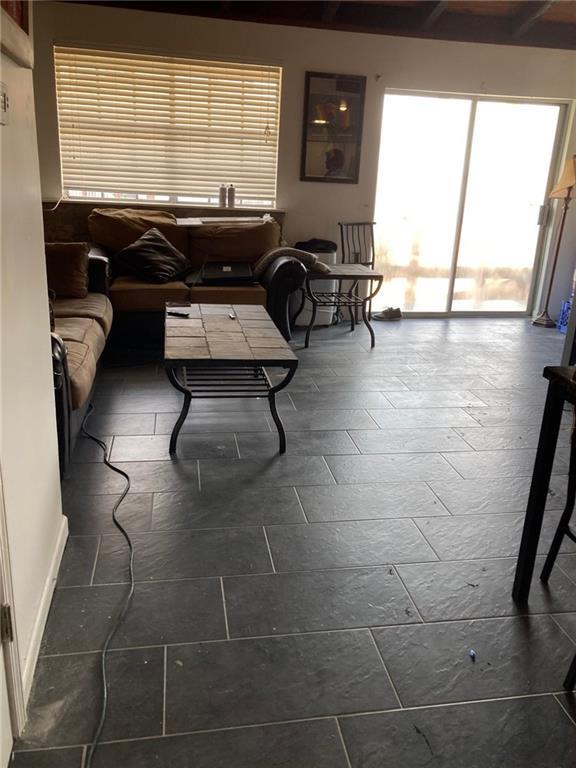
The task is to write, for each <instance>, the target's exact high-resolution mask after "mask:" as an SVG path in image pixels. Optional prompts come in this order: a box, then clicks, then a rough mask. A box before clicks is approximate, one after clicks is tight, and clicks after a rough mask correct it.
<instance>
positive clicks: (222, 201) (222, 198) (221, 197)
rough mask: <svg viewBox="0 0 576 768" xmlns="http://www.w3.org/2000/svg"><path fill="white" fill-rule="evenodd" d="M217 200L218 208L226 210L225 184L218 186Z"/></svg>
mask: <svg viewBox="0 0 576 768" xmlns="http://www.w3.org/2000/svg"><path fill="white" fill-rule="evenodd" d="M218 200H219V202H218V204H219V206H220V208H226V200H227V196H226V184H220V193H219V196H218Z"/></svg>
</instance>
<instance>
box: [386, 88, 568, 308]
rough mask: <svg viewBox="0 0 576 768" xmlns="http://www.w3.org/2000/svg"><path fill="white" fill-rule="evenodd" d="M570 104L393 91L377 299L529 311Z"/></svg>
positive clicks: (415, 305)
mask: <svg viewBox="0 0 576 768" xmlns="http://www.w3.org/2000/svg"><path fill="white" fill-rule="evenodd" d="M562 114H563V109H562V105H560V104H551V103H543V102H524V101H517V100H514V99H493V98H487V97H486V98H485V97H475V96H474V97H472V96H442V95H414V94H405V93H402V94H400V93H387V94H386V96H385V98H384V112H383V120H382V133H381V144H380V160H379V166H378V186H377V193H376V206H375V214H374V218H375V220H376V222H377V225H376V230H375V235H376V268H377V269H378V270H380V271H382V273H383V274H384V284H383V287H382V290H381V291H380V293H379V294H378V296H377V297H376V300H375V301H374V308H375V309H382V308H383V307H385V306H399V307H401V308H402V310H403V311H405V312H418V313H426V314H428V313H430V314H437V313H441V314H455V313H456V314H461V313H475V314H479V313H480V314H489V313H507V314H508V313H511V314H526V313H528V312H529V311H530V310H531V304H532V299H533V294H534V284H535V279H536V277H537V270H536V268H535V266H536V264H537V261H538V256H539V252H540V250H541V244H542V239H543V238H542V226H541V224H543V223H545V216H544V212H545V210H546V209H543V208H542V206H544V205H545V203H546V193H547V191H548V187H549V183H550V179H551V170H552V165H553V162H554V159H555V154H556V152H555V150H556V145H557V140H558V135H559V133H560V131H559V126H560V123H561V117H562Z"/></svg>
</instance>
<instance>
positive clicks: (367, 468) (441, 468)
mask: <svg viewBox="0 0 576 768" xmlns="http://www.w3.org/2000/svg"><path fill="white" fill-rule="evenodd" d="M446 455H447V456H449V455H451V454H446ZM326 461H327V463H328V466H329V467H330V470H331V471H332V474H333V475H334V477H335V478H336V482H338V483H386V482H388V483H392V482H400V481H408V480H410V481H418V480H436V479H441V478H444V479H448V478H455V477H458V474H457V472H456V471H455V470H454V469H453V468H452V467H451V466H450V464H448V462H447V461H446V459H444V458H443V457H442V456H441V455H440V454H439V453H436V454H434V453H428V454H417V453H416V454H414V453H404V454H398V455H394V454H387V455H379V456H329V457H328V458H327V459H326Z"/></svg>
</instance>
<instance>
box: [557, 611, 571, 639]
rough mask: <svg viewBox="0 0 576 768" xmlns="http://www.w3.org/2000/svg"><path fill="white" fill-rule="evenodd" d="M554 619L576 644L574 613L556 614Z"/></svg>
mask: <svg viewBox="0 0 576 768" xmlns="http://www.w3.org/2000/svg"><path fill="white" fill-rule="evenodd" d="M554 619H555V620H556V622H557V623H558V624H560V626H561V627H562V629H563V630H564V632H566V634H567V635H569V636H570V637H571V638H572V640H573V641H574V642H575V643H576V613H557V614H555V615H554Z"/></svg>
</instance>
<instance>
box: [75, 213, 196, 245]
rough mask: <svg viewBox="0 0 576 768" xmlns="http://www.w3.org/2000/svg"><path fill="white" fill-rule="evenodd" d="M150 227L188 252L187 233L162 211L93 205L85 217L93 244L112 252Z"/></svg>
mask: <svg viewBox="0 0 576 768" xmlns="http://www.w3.org/2000/svg"><path fill="white" fill-rule="evenodd" d="M152 227H155V228H156V229H159V230H160V232H162V234H163V235H164V237H165V238H166V239H167V240H168V241H169V242H170V243H172V245H173V246H174V247H175V248H177V249H178V250H179V251H181V252H182V253H183V254H184V255H186V254H187V252H188V233H187V231H186V228H185V227H178V226H177V224H176V217H175V216H174V215H173V214H171V213H167V212H165V211H139V210H136V209H134V208H119V209H114V208H110V209H109V208H94V210H93V211H92V212H91V214H90V216H88V229H89V230H90V236H91V237H92V240H94V242H95V243H98V244H99V245H103V246H104V248H108V249H109V250H110V251H112V252H113V253H117V252H118V251H121V250H122V248H126V246H128V245H130V244H131V243H133V242H134V241H135V240H137V239H138V238H139V237H140V235H142V234H144V232H147V231H148V230H149V229H151V228H152Z"/></svg>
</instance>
